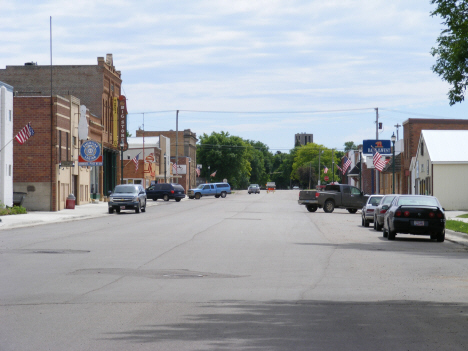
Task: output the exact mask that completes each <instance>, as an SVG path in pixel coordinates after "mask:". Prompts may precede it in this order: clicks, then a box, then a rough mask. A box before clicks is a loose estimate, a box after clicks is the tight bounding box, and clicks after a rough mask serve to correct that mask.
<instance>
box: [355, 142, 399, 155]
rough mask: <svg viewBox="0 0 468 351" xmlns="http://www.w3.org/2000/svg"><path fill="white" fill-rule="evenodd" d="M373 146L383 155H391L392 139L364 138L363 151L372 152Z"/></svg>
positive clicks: (365, 152) (364, 152)
mask: <svg viewBox="0 0 468 351" xmlns="http://www.w3.org/2000/svg"><path fill="white" fill-rule="evenodd" d="M372 147H374V149H376V150H377V151H378V153H379V154H381V155H391V154H392V147H391V141H390V140H363V141H362V153H363V154H372V153H373V151H372Z"/></svg>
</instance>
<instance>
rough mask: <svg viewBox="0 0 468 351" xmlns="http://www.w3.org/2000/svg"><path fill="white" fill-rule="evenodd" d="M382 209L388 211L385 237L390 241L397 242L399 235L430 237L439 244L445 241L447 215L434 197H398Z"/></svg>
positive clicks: (384, 231)
mask: <svg viewBox="0 0 468 351" xmlns="http://www.w3.org/2000/svg"><path fill="white" fill-rule="evenodd" d="M382 209H384V210H387V212H386V213H385V217H384V226H383V236H384V237H385V238H388V240H395V235H396V234H397V233H401V234H414V235H430V237H431V239H433V240H437V241H438V242H443V241H444V240H445V213H444V209H443V208H442V206H441V205H440V203H439V201H438V200H437V198H435V197H434V196H426V195H397V196H395V198H394V199H393V201H392V203H391V204H390V205H389V206H387V205H384V206H382Z"/></svg>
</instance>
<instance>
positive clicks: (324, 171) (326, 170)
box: [323, 166, 328, 174]
mask: <svg viewBox="0 0 468 351" xmlns="http://www.w3.org/2000/svg"><path fill="white" fill-rule="evenodd" d="M323 167H325V168H324V170H323V173H325V174H327V173H328V168H327V166H323Z"/></svg>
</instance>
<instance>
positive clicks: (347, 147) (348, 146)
mask: <svg viewBox="0 0 468 351" xmlns="http://www.w3.org/2000/svg"><path fill="white" fill-rule="evenodd" d="M349 150H357V146H356V144H354V141H347V142H345V143H344V151H345V152H348V151H349Z"/></svg>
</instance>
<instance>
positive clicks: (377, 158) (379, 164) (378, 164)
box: [372, 148, 387, 172]
mask: <svg viewBox="0 0 468 351" xmlns="http://www.w3.org/2000/svg"><path fill="white" fill-rule="evenodd" d="M372 152H373V154H374V157H373V158H372V162H373V163H374V167H375V169H377V170H379V171H380V172H382V171H383V169H384V167H385V165H386V164H387V161H386V160H384V161H382V156H381V155H380V153H379V152H378V151H377V150H376V149H374V148H372Z"/></svg>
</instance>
